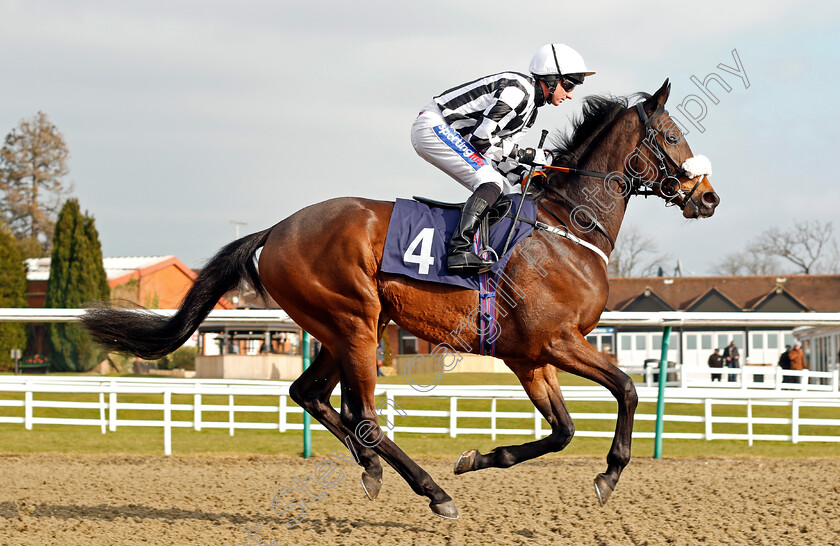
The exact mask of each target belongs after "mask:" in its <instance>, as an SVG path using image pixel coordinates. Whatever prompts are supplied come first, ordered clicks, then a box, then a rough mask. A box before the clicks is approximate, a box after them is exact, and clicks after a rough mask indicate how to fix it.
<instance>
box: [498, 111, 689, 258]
mask: <svg viewBox="0 0 840 546" xmlns="http://www.w3.org/2000/svg"><path fill="white" fill-rule="evenodd" d="M636 111H637V112H638V114H639V119H640V120H641V121H642V123H643V124H644V131H645V135H647V136H648V137H649V138H648V140H649V141H650V142H651V144H650V145H649V146H648V148H649V149H651V151H652V152H653V154H654V155H655V156H656V159H657V160H658V161H659V169H660V171H661V172H663V173H665V178H664V179H663V180H662V181H659V180H648V179H644V178H639V177H635V176H634V177H628V176H627V175H625V174H624V173H620V172H618V171H613V172H611V173H602V172H597V171H588V170H585V169H577V168H575V167H561V166H543V167H542V170H547V171H555V172H560V173H564V174H571V175H576V176H587V177H591V178H600V179H602V180H616V181H617V182H619V183H620V184H622V185H623V188H622V191H621V193H622V194H623V193H624V191H625V189H626V188H627V187H628V186H629V188H630V193H629V195H643V196H645V197H648V196H649V195H655V194H656V192H657V191H658V192H659V193H660V194H662V195H663V196H664V197H665V198H666V200H665V206H666V207H667V206H669V205H673V206H676V203H674V199H675V198H676V197H682V198H683V199H682V204H681V205H679V207H680V210H683V209H685V206H686V205H687V204H688V203H689V202H690V201H692V196H693V195H694V192H695V191H696V190H697V186H699V185H700V182H701V181H702V180H703V176H702V175H700V176H698V177H697V182H695V184H694V187H692V188H691V190H690V191H689V192H688V193H686V192H684V191H683V190H682V188H681V183H680V180H679V179H680V177H682V176H686V175H687V174H688V173H687V171H686V170H685V169H684V168H682V167H681V166H680V165H677V162H676V161H674V159H673V158H672V157H671V156H670V155H669V154H668V153H667V152H666V151H665V149H664V148H663V147H662V144H660V143H659V140H657V138H656V136H657V135H658V134H659V133H660V131H658V130H657V129H655V128H654V127H653V120H655V119H656V118H658V117H659V116H660V115H661V114H663V113H666V111H665V109H664V108H663V107H661V106H660V107H659V108H658V109H657V110H656V111H655V112H654V113H653V115H651V116H650V117H648V115H647V112H645V108H644V105H643V103H641V102H639V103H637V104H636ZM672 168H673V171H672V170H671V169H672ZM537 174H540V175H541V176H543V177H546V178H547V176H546V174H545V173H544V172H542V173H537ZM533 176H534V172H533V169H532V171H531V176H529V177H528V182H529V183H530V181H531V179H532V178H533ZM541 186H542V188H540V189H541V191H542V193H541V195H538V196H537V197H536V198H535V199H534V200H535V201H536V203H537V204H538V205H539V206H540V207H542V209H543V210H544V211H546V212H547V213H548V214H549V215H551V216H552V217H553V218H554V219H555V220H557V222H558V223H559V224H560V225H561V226H563V227H562V229H561V228H558V227H553V226H550V225H548V224H544V223H542V222H530V221H527V220H525V219H523V218H519V220H522V221H524V222H528V223H529V224H532V225H533V226H534V228H535V229H540V230H543V231H548V232H550V233H554V234H556V235H560V236H563V237H566V238H567V239H569V240H571V241H574V242H575V243H577V244H579V245H581V246H585V247H587V248H589V249H590V250H592V251H594V252H595V253H597V254H598V255H599V256H601V258H603V260H604V261H605V262H607V264H609V258H608V257H607V255H606V254H605V253H604V252H603V251H602V250H601V249H600V248H598V247H597V246H595V245H593V244H591V243H588V242H586V241H584V240H583V239H581V238H580V237H577V236H575V235H573V234H572V233H571V232H570V231H569V228H568V226H567V225H566V223H565V222H564V221H563V220H561V219H560V217H558V216H557V215H556V214H555V213H554V212H552V211H551V210H549V209H548V207H546V206H545V205H543V204H542V198H543V197H545V196H546V191H550V192H551V193H552V194H554V195H556V196H558V197H560V198H561V199H563V200H564V201H566V202H567V203H568V204H570V205H572V206H573V207H574V205H575V204H574V203H573V202H571V201H570V200H569V198H568V197H566V195H564V194H563V193H561V192H560V191H558V190H557V189H556V188H553V187H551V186H549V185H548V184H542V185H541ZM672 187H673V188H674V189H671V188H672ZM672 192H673V195H670V194H671V193H672ZM550 200H551V199H550ZM695 206H697V204H696V203H695ZM586 215H587V217H588V219H589V220H590V221H591V222H592V226H593V227H594V229H596V230H598V231H599V232H600V233H601V234H602V235H604V237H606V239H607V241H608V242H609V243H610V248H611V249H612V248H615V240H613V238H612V236H610V234H609V232H608V231H607V230H606V228H604V226H603V225H601V223H600V222H598V219H597V218H593V217H591V216H590V215H589V214H586ZM508 216H509V217H511V218H513V216H510V215H508ZM517 218H518V214H517Z"/></svg>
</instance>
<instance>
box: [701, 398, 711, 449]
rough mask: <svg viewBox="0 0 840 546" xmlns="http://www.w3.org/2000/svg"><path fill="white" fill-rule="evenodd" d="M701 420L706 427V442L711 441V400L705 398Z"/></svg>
mask: <svg viewBox="0 0 840 546" xmlns="http://www.w3.org/2000/svg"><path fill="white" fill-rule="evenodd" d="M703 420H704V422H705V425H706V440H711V439H712V399H711V398H706V400H705V401H704V402H703Z"/></svg>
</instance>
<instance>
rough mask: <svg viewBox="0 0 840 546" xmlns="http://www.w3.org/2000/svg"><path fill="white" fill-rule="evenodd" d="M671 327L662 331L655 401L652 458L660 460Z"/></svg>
mask: <svg viewBox="0 0 840 546" xmlns="http://www.w3.org/2000/svg"><path fill="white" fill-rule="evenodd" d="M670 338H671V327H670V326H666V327H665V328H664V329H663V330H662V352H661V353H660V357H659V395H658V397H657V399H656V435H655V439H654V444H653V458H654V459H661V458H662V434H663V431H664V429H665V383H666V382H667V381H668V342H669V340H670Z"/></svg>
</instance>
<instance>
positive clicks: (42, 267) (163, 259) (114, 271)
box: [25, 255, 196, 286]
mask: <svg viewBox="0 0 840 546" xmlns="http://www.w3.org/2000/svg"><path fill="white" fill-rule="evenodd" d="M25 263H26V271H27V273H26V280H28V281H46V280H49V278H50V258H29V259H28V260H25ZM102 265H103V267H104V268H105V275H106V276H107V278H108V284H110V285H111V286H114V285H116V284H120V283H121V282H125V281H126V280H128V278H130V277H131V276H132V275H138V276H142V275H148V274H149V273H152V272H153V271H156V270H158V269H161V268H163V267H166V266H168V265H174V266H175V267H177V268H178V269H180V270H182V271H183V272H184V274H186V275H187V276H188V277H189V278H190V279H194V278H195V277H196V274H195V272H194V271H193V270H192V269H190V268H188V267H187V266H185V265H184V264H183V262H181V260H179V259H178V258H176V257H175V256H171V255H170V256H117V257H113V258H103V259H102Z"/></svg>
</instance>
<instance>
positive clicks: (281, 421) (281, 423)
mask: <svg viewBox="0 0 840 546" xmlns="http://www.w3.org/2000/svg"><path fill="white" fill-rule="evenodd" d="M279 413H280V415H279V416H278V417H277V430H278V431H280V432H286V395H285V394H281V395H280V402H279Z"/></svg>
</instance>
